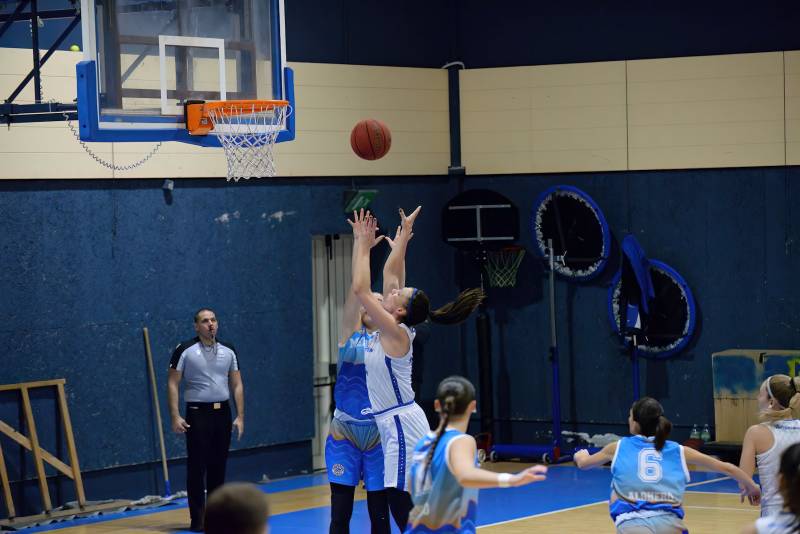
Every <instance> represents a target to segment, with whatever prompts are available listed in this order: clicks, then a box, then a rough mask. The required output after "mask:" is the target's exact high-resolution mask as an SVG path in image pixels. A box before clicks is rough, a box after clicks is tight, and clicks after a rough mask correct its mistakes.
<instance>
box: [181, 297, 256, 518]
mask: <svg viewBox="0 0 800 534" xmlns="http://www.w3.org/2000/svg"><path fill="white" fill-rule="evenodd" d="M218 327H219V326H218V323H217V316H216V315H215V314H214V311H213V310H211V309H209V308H201V309H200V310H198V311H197V313H195V315H194V329H195V331H196V332H197V337H195V338H194V339H192V340H189V341H185V342H183V343H181V344H180V345H178V346H177V348H176V349H175V352H173V353H172V359H171V360H170V362H169V379H168V387H167V397H168V399H169V411H170V415H171V416H172V430H173V431H174V432H176V433H178V434H186V456H187V465H186V491H187V492H188V494H189V514H190V516H191V526H190V527H189V530H191V531H192V532H202V531H203V514H204V509H205V500H206V498H205V497H206V496H205V494H206V491H207V492H208V494H209V495H210V494H211V492H212V491H214V489H216V488H217V487H219V486H221V485H222V484H223V483H224V482H225V463H226V461H227V459H228V448H229V447H230V444H231V431H232V430H233V428H232V427H234V426H235V427H236V429H237V430H238V431H239V439H241V438H242V434H243V433H244V386H243V385H242V377H241V374H240V372H239V357H238V355H237V354H236V350H235V349H234V348H233V345H231V344H230V343H225V342H223V341H219V340H218V339H217V329H218ZM181 379H184V400H185V401H186V419H184V418H182V417H181V414H180V411H179V409H178V395H179V393H178V390H179V386H180V382H181ZM231 390H233V397H234V399H235V400H236V411H237V414H238V415H237V416H236V419H234V420H233V422H231V409H230V406H229V404H228V399H229V398H230V392H231Z"/></svg>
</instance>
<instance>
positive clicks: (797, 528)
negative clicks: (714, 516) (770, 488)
mask: <svg viewBox="0 0 800 534" xmlns="http://www.w3.org/2000/svg"><path fill="white" fill-rule="evenodd" d="M777 479H778V490H779V491H780V494H781V497H782V499H783V509H782V510H781V511H778V512H777V513H775V514H773V515H769V516H766V517H760V518H759V519H757V520H756V522H755V523H754V524H752V525H749V526H747V527H746V528H745V529H744V530H742V534H794V533H797V532H800V443H795V444H794V445H790V446H789V447H787V448H786V450H785V451H783V454H782V455H781V460H780V466H779V469H778V474H777Z"/></svg>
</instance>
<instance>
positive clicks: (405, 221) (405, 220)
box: [386, 206, 422, 248]
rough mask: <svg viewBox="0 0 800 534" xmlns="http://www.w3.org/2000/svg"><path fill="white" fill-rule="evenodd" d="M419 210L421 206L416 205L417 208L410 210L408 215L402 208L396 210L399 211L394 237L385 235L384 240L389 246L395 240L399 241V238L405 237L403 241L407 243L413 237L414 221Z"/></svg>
mask: <svg viewBox="0 0 800 534" xmlns="http://www.w3.org/2000/svg"><path fill="white" fill-rule="evenodd" d="M420 210H422V206H417V209H415V210H414V211H412V212H411V215H408V216H406V214H405V212H404V211H403V208H400V209H399V210H398V211H399V212H400V225H399V226H398V227H397V231H395V233H394V239H392V238H390V237H389V236H386V242H387V243H389V246H390V247H392V248H394V246H395V242H397V241H399V240H400V239H401V238H402V239H405V242H406V243H408V241H410V240H411V238H412V237H414V231H413V229H414V221H415V220H416V219H417V215H419V212H420Z"/></svg>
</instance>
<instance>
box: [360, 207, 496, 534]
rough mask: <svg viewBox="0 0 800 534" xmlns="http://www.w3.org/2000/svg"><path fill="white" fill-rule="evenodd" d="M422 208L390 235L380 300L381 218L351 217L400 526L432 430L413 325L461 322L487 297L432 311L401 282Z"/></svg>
mask: <svg viewBox="0 0 800 534" xmlns="http://www.w3.org/2000/svg"><path fill="white" fill-rule="evenodd" d="M420 209H421V208H419V207H418V208H417V209H416V210H414V212H413V213H411V214H410V215H409V216H408V217H406V216H405V214H403V212H402V210H401V212H400V215H401V219H402V221H401V226H400V228H399V230H398V232H397V235H396V236H395V239H394V240H391V239H387V241H388V242H389V244H390V245H391V247H392V251H391V253H390V254H389V258H387V260H386V264H385V265H384V269H383V287H384V294H383V296H384V298H383V302H380V301H379V300H378V299H376V298H375V296H374V295H373V293H372V291H371V289H370V265H369V255H370V250H371V249H372V247H374V246H375V245H376V244H377V243H378V242H380V240H381V239H382V237H376V231H377V221H375V219H374V218H373V217H372V216H371V215H370V214H369V212H367V213H364V211H363V210H362V211H361V212H360V213H357V214H354V219H355V220H354V221H349V222H350V224H351V225H352V226H353V232H354V235H355V236H357V239H356V245H355V248H356V251H354V253H353V285H352V290H353V292H354V293H355V294H356V296H358V299H359V301H360V302H361V304H362V305H363V306H364V308H365V309H366V312H367V313H368V314H369V316H370V317H372V319H373V321H374V322H375V325H376V326H377V327H378V332H377V334H376V336H375V342H374V343H372V344H371V345H370V346H369V347H367V348H366V349H365V352H364V357H365V364H366V369H367V390H368V391H369V400H370V403H371V404H372V413H373V416H374V417H375V423H376V424H377V425H378V431H379V432H380V435H381V446H382V447H383V457H384V486H385V487H386V489H387V494H388V497H389V506H390V509H391V513H392V516H393V517H394V520H395V522H396V523H397V525H398V526H399V527H400V528H401V529H403V528H405V526H406V523H407V522H408V513H409V512H410V511H411V508H412V507H413V503H412V501H411V495H410V494H409V493H408V491H407V483H406V478H407V467H408V464H409V463H410V462H411V455H412V453H413V447H414V445H415V444H416V443H417V442H418V441H419V440H420V439H421V438H422V437H423V436H424V435H425V434H426V433H427V432H428V431H430V427H429V426H428V420H427V418H426V417H425V413H424V412H423V411H422V408H420V407H419V405H417V404H416V403H415V402H414V391H413V389H412V388H411V365H412V341H413V340H414V335H415V334H414V330H413V326H414V325H416V324H419V323H421V322H422V321H424V320H426V319H430V320H431V321H433V322H436V323H443V324H458V323H460V322H461V321H463V320H465V319H466V318H467V317H469V315H470V313H472V311H473V310H474V309H475V308H477V307H478V305H479V304H480V302H481V301H482V300H483V292H482V291H481V290H479V289H477V290H468V291H465V292H463V293H461V294H460V295H459V296H458V298H457V299H456V300H455V301H454V302H451V303H449V304H447V305H445V306H443V307H442V308H440V309H438V310H434V311H430V303H429V301H428V297H427V295H425V292H423V291H422V290H420V289H418V288H413V287H403V286H401V285H400V281H401V279H403V278H405V253H406V248H407V246H408V241H409V240H410V239H411V236H412V235H413V234H412V230H413V225H414V220H415V219H416V217H417V215H418V214H419V211H420Z"/></svg>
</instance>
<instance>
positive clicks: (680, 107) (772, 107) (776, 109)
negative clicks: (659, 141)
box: [628, 98, 783, 127]
mask: <svg viewBox="0 0 800 534" xmlns="http://www.w3.org/2000/svg"><path fill="white" fill-rule="evenodd" d="M778 103H780V102H779V101H778V99H776V98H763V99H762V98H759V99H751V100H748V101H747V105H744V106H743V105H741V102H740V101H738V100H727V101H716V102H714V101H702V102H659V103H655V104H640V105H636V106H631V108H630V109H629V111H628V124H630V125H631V127H633V126H653V125H662V124H704V123H711V124H721V123H726V122H736V123H747V122H762V121H765V120H767V121H782V120H783V109H782V106H778V105H777V104H778Z"/></svg>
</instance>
